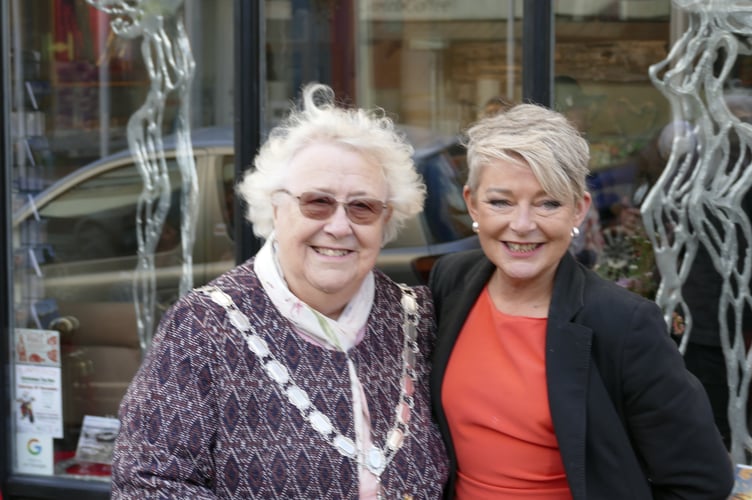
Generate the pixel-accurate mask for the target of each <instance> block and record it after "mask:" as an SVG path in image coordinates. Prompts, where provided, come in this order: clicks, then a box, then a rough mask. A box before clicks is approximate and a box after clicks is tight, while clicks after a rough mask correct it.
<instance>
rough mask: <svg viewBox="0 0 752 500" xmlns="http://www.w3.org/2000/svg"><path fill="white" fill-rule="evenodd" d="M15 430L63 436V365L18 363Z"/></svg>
mask: <svg viewBox="0 0 752 500" xmlns="http://www.w3.org/2000/svg"><path fill="white" fill-rule="evenodd" d="M14 394H15V397H14V402H13V410H14V411H13V413H14V415H15V422H16V433H25V434H37V435H42V436H52V437H54V438H62V437H63V403H62V396H61V380H60V368H59V367H56V366H37V365H28V364H20V363H19V364H16V384H15V392H14Z"/></svg>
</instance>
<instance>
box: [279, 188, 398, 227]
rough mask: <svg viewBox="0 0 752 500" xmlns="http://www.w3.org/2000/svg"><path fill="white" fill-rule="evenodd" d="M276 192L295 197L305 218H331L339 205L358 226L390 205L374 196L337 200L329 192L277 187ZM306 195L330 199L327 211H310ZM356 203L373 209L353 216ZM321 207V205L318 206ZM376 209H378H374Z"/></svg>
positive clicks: (371, 221) (377, 218) (371, 220)
mask: <svg viewBox="0 0 752 500" xmlns="http://www.w3.org/2000/svg"><path fill="white" fill-rule="evenodd" d="M277 193H284V194H286V195H289V196H291V197H293V198H295V199H296V200H297V201H298V209H299V210H300V213H301V214H302V215H303V217H306V218H307V219H311V220H327V219H329V218H331V217H332V216H333V215H334V213H335V212H336V211H337V208H338V207H339V206H340V205H341V206H342V208H344V209H345V215H346V216H347V219H348V220H349V221H350V222H352V223H353V224H357V225H359V226H369V225H371V224H373V223H374V222H376V221H377V220H379V217H381V216H382V215H383V214H384V211H385V210H389V208H390V206H389V204H388V203H386V202H385V201H381V200H378V199H376V198H353V199H351V200H347V201H342V200H338V199H337V198H335V197H334V196H332V195H331V194H329V193H324V192H322V191H304V192H302V193H300V194H299V195H296V194H293V193H291V192H290V191H288V190H287V189H278V190H276V191H274V193H272V194H277ZM307 195H314V198H315V199H328V200H331V203H329V204H326V206H327V207H328V209H327V210H328V211H327V213H325V214H314V213H313V212H312V209H310V208H309V205H310V204H311V203H312V201H313V200H311V202H307V201H305V200H304V198H305V197H306V196H307ZM358 204H365V205H367V206H369V207H371V208H372V209H373V210H371V211H370V212H368V213H367V217H365V218H364V217H359V216H357V215H355V216H353V211H355V213H357V210H358ZM319 208H321V207H319ZM376 209H378V210H376Z"/></svg>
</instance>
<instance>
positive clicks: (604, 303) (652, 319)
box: [429, 250, 734, 500]
mask: <svg viewBox="0 0 752 500" xmlns="http://www.w3.org/2000/svg"><path fill="white" fill-rule="evenodd" d="M494 270H495V266H494V264H493V263H491V262H490V261H489V260H488V259H487V258H486V257H485V256H484V254H483V252H482V251H480V250H472V251H467V252H461V253H456V254H450V255H447V256H445V257H442V258H441V259H440V260H439V261H438V262H437V264H436V266H435V267H434V269H433V272H432V274H431V277H430V280H429V286H430V288H431V291H432V293H433V296H434V303H435V308H436V317H437V320H438V327H439V338H438V343H437V345H436V348H435V351H434V354H433V356H434V357H433V370H432V373H431V396H432V398H433V407H434V411H435V413H436V418H437V421H438V423H439V427H440V429H441V432H442V434H443V436H444V439H445V441H446V444H447V450H448V452H449V456H450V460H451V464H452V474H451V476H450V481H449V484H448V486H447V497H448V498H451V497H453V496H454V481H455V478H456V465H457V459H456V458H457V457H456V455H455V451H454V446H453V445H452V443H451V439H450V438H451V436H450V432H449V427H448V425H447V420H446V415H445V413H444V409H443V407H442V404H441V386H442V381H443V378H444V372H445V370H446V366H447V361H448V360H449V356H450V355H451V352H452V347H453V346H454V343H455V341H456V339H457V336H458V335H459V332H460V330H461V329H462V325H463V323H464V322H465V318H466V317H467V315H468V313H469V311H470V309H471V308H472V306H473V304H474V303H475V301H476V299H477V298H478V296H479V294H480V292H481V291H482V289H483V287H484V286H485V285H486V283H488V280H489V279H490V277H491V274H492V273H493V272H494ZM546 378H547V382H548V397H549V404H550V408H551V417H552V419H553V426H554V432H555V433H556V438H557V440H558V442H559V448H560V450H561V456H562V460H563V462H564V468H565V471H566V475H567V480H568V482H569V487H570V489H571V491H572V495H573V497H574V499H575V500H584V499H595V500H600V499H606V498H608V499H635V500H645V499H649V498H656V499H663V498H666V499H668V498H683V499H698V500H699V499H701V500H711V499H724V500H725V499H726V498H727V497H728V495H729V494H730V491H731V489H732V487H733V482H734V474H733V465H732V463H731V460H730V458H729V455H728V453H727V451H726V448H725V447H724V445H723V443H722V441H721V437H720V435H719V433H718V431H717V429H716V427H715V424H714V422H713V416H712V414H711V410H710V405H709V403H708V400H707V396H706V394H705V392H704V390H703V388H702V386H701V385H700V383H699V382H698V381H697V379H696V378H695V377H694V376H692V375H691V374H690V373H689V372H688V371H687V370H686V369H685V367H684V360H683V359H682V357H681V354H680V353H679V351H678V349H677V347H676V344H675V343H674V342H673V341H672V340H671V338H670V337H669V335H668V333H667V330H666V324H665V322H664V321H663V317H662V314H661V311H660V309H659V308H658V306H657V305H656V304H655V303H654V302H651V301H649V300H647V299H644V298H642V297H639V296H638V295H636V294H633V293H631V292H628V291H627V290H625V289H623V288H621V287H619V286H618V285H616V284H615V283H612V282H610V281H607V280H604V279H602V278H600V277H599V276H598V275H596V274H595V273H594V272H592V271H590V270H588V269H586V268H584V267H583V266H581V265H580V264H579V263H577V262H576V261H575V259H574V258H573V257H572V256H571V255H569V254H568V253H567V255H565V257H564V258H563V259H562V261H561V262H560V264H559V267H558V269H557V271H556V276H555V278H554V289H553V295H552V298H551V305H550V308H549V314H548V326H547V329H546ZM499 397H504V395H503V394H500V395H499ZM458 403H460V402H458Z"/></svg>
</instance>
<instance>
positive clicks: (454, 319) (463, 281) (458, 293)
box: [432, 252, 495, 386]
mask: <svg viewBox="0 0 752 500" xmlns="http://www.w3.org/2000/svg"><path fill="white" fill-rule="evenodd" d="M477 255H478V257H479V258H478V263H477V264H476V265H474V266H472V268H470V270H469V272H468V273H467V274H465V276H464V278H460V279H457V280H456V285H457V286H455V287H454V288H453V290H452V292H451V293H449V294H447V295H446V296H444V297H443V298H442V301H441V304H442V306H441V312H440V314H441V321H440V322H439V329H438V340H437V343H436V349H435V351H434V364H433V366H434V373H433V375H432V378H433V379H434V380H435V381H438V382H439V384H438V385H439V386H440V385H441V383H440V382H441V381H442V380H443V379H444V372H445V370H446V366H447V363H448V361H449V356H450V354H451V353H452V347H454V343H455V341H456V340H457V337H458V336H459V334H460V330H462V325H464V324H465V319H467V316H468V314H470V309H472V308H473V305H475V301H476V300H477V299H478V296H479V295H480V293H481V291H482V290H483V287H484V286H486V283H488V280H489V279H490V278H491V275H492V274H493V271H494V269H495V266H494V265H493V263H492V262H491V261H489V260H488V259H487V258H486V257H485V256H484V255H483V254H482V253H480V252H478V253H477Z"/></svg>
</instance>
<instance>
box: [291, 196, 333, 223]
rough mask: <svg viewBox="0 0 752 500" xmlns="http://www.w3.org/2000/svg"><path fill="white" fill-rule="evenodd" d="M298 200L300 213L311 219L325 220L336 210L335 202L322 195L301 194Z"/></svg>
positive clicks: (331, 198)
mask: <svg viewBox="0 0 752 500" xmlns="http://www.w3.org/2000/svg"><path fill="white" fill-rule="evenodd" d="M298 200H299V202H300V211H301V212H302V213H303V215H305V216H306V217H308V218H311V219H316V220H322V219H326V218H328V217H331V216H332V214H333V213H334V211H335V210H336V209H337V200H335V199H334V198H333V197H331V196H327V195H325V194H322V193H303V194H301V195H300V196H298Z"/></svg>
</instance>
